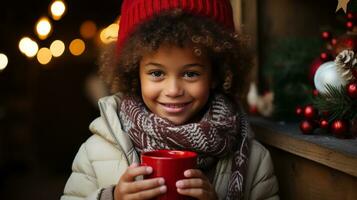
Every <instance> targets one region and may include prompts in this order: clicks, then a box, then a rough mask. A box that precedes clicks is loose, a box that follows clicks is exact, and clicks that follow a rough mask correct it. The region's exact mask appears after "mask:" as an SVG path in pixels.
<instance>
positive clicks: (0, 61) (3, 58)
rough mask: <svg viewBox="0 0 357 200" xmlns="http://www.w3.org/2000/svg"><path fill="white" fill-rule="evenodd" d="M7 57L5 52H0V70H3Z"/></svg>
mask: <svg viewBox="0 0 357 200" xmlns="http://www.w3.org/2000/svg"><path fill="white" fill-rule="evenodd" d="M7 63H8V59H7V56H6V55H5V54H2V53H0V71H2V70H4V69H5V68H6V66H7Z"/></svg>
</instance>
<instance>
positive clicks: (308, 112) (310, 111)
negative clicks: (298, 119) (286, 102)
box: [304, 106, 316, 119]
mask: <svg viewBox="0 0 357 200" xmlns="http://www.w3.org/2000/svg"><path fill="white" fill-rule="evenodd" d="M315 115H316V110H315V108H314V107H312V106H306V107H305V109H304V116H305V117H306V118H307V119H312V118H314V117H315Z"/></svg>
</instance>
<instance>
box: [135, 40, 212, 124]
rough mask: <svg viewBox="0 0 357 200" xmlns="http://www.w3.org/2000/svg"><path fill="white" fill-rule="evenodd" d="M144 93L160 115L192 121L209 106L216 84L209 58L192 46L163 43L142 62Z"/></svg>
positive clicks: (147, 101)
mask: <svg viewBox="0 0 357 200" xmlns="http://www.w3.org/2000/svg"><path fill="white" fill-rule="evenodd" d="M140 84H141V94H142V98H143V101H144V103H145V105H146V106H147V107H148V108H149V109H150V111H151V112H153V113H155V114H156V115H158V116H160V117H162V118H166V119H168V120H170V121H171V122H172V123H174V124H176V125H181V124H184V123H186V122H189V120H192V119H193V118H194V117H195V115H196V114H198V113H199V111H200V110H201V109H202V108H203V107H204V106H205V104H206V103H207V100H208V97H209V91H210V89H211V87H212V66H211V63H210V62H209V60H208V58H206V57H203V56H200V57H197V56H195V55H194V54H193V50H192V48H179V47H175V46H168V45H162V46H161V47H160V48H159V49H158V51H157V52H155V53H152V54H148V55H145V56H144V57H143V58H142V60H141V62H140Z"/></svg>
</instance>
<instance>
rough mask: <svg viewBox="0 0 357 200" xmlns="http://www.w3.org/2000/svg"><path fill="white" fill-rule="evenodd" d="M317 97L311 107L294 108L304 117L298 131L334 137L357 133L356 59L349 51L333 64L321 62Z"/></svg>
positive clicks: (338, 57)
mask: <svg viewBox="0 0 357 200" xmlns="http://www.w3.org/2000/svg"><path fill="white" fill-rule="evenodd" d="M314 83H315V87H316V89H317V94H316V95H315V97H314V98H313V105H308V106H305V107H304V108H300V107H299V108H297V109H296V113H297V114H298V115H300V116H304V117H305V119H304V120H303V121H301V123H300V129H301V131H302V132H303V133H305V134H310V133H312V132H314V130H315V129H317V128H319V129H322V130H325V132H331V133H333V134H334V135H335V136H337V137H342V138H351V137H354V136H356V134H357V130H356V129H357V127H356V126H357V58H356V55H355V53H354V52H353V51H352V50H344V51H342V52H341V53H340V54H338V56H336V59H335V61H334V62H331V61H330V62H325V63H323V64H322V65H321V66H320V67H319V68H318V69H317V71H316V73H315V76H314Z"/></svg>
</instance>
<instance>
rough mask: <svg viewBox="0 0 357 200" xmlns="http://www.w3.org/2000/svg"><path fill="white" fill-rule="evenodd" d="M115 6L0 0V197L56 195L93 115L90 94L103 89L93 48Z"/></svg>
mask: <svg viewBox="0 0 357 200" xmlns="http://www.w3.org/2000/svg"><path fill="white" fill-rule="evenodd" d="M120 5H121V1H120V0H106V1H79V0H74V1H49V0H48V1H45V0H41V1H40V0H37V1H36V0H35V1H6V4H5V3H4V2H2V6H1V12H0V20H1V28H0V196H1V199H59V196H60V195H61V192H62V191H63V188H64V185H65V181H66V179H67V178H68V176H69V175H70V172H71V164H72V161H73V158H74V156H75V153H76V152H77V150H78V149H79V146H80V144H81V143H82V142H84V141H85V139H86V138H88V137H89V136H90V132H89V130H88V126H89V123H90V122H91V121H92V120H93V119H94V118H95V117H97V116H98V115H99V113H98V110H97V107H96V103H95V101H96V99H97V98H98V97H99V96H102V95H105V94H106V91H105V88H102V85H101V82H100V81H99V80H98V79H97V77H96V75H95V72H96V70H97V68H98V65H97V63H98V62H97V60H98V54H99V52H100V50H101V48H102V47H103V46H104V45H105V44H106V43H108V42H110V40H113V36H115V35H116V34H117V31H118V26H117V20H118V17H119V14H120ZM112 24H115V25H112ZM113 34H114V35H113Z"/></svg>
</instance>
